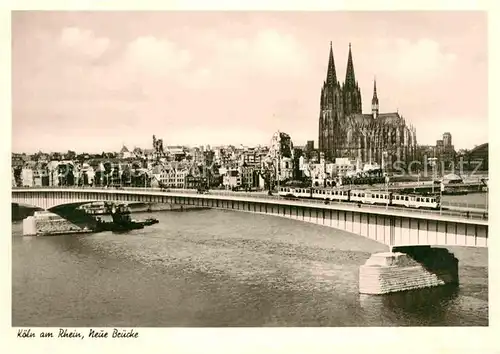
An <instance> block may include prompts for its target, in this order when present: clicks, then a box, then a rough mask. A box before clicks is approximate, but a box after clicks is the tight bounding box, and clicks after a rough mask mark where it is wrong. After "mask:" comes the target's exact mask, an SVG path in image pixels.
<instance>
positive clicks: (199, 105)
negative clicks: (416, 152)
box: [12, 11, 488, 152]
mask: <svg viewBox="0 0 500 354" xmlns="http://www.w3.org/2000/svg"><path fill="white" fill-rule="evenodd" d="M330 41H331V42H332V46H333V52H334V59H335V65H336V71H337V77H338V78H339V80H341V81H344V79H345V70H346V64H347V53H348V48H349V43H351V45H352V54H353V61H354V69H355V73H356V79H357V80H358V84H359V86H360V89H361V94H362V100H363V112H364V113H370V112H371V98H372V94H373V79H374V77H376V79H377V95H378V98H379V103H380V112H381V113H384V112H396V111H398V112H399V113H400V114H401V115H402V116H403V117H405V119H406V121H407V122H408V123H411V124H413V125H414V126H415V127H416V130H417V140H418V143H419V144H435V142H436V140H437V139H440V138H441V137H442V134H443V133H444V132H450V133H451V134H452V139H453V144H454V145H455V148H456V149H460V148H473V147H474V146H475V145H480V144H482V143H484V142H487V141H488V98H487V97H488V79H487V77H488V76H487V73H488V45H487V18H486V14H485V13H483V12H415V11H413V12H13V15H12V129H13V131H12V144H13V146H12V149H13V151H14V152H36V151H39V150H42V151H46V152H50V151H67V150H76V151H77V152H83V151H85V152H101V151H118V150H120V149H121V147H122V145H123V144H125V145H126V146H127V147H129V148H130V149H132V148H134V147H135V146H139V147H142V148H151V147H152V135H153V134H155V135H156V137H157V138H162V139H163V140H164V145H205V144H210V145H219V144H234V145H239V144H243V145H251V146H255V145H258V144H262V145H264V144H269V142H270V141H271V138H272V135H273V133H274V132H276V131H278V130H279V131H282V132H286V133H288V134H289V135H290V136H291V138H292V140H293V142H294V144H295V145H304V144H305V143H306V141H307V140H314V141H315V146H316V147H317V139H318V118H319V109H320V107H319V103H320V91H321V86H322V83H323V81H324V80H325V78H326V69H327V64H328V54H329V47H330Z"/></svg>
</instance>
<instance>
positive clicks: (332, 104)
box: [318, 42, 343, 160]
mask: <svg viewBox="0 0 500 354" xmlns="http://www.w3.org/2000/svg"><path fill="white" fill-rule="evenodd" d="M342 101H343V100H342V90H341V87H340V83H339V82H338V80H337V72H336V70H335V60H334V58H333V48H332V43H331V42H330V54H329V58H328V69H327V73H326V80H325V81H324V82H323V88H322V89H321V104H320V106H321V109H320V117H319V139H318V140H319V141H318V142H319V151H320V152H324V154H325V157H326V159H328V160H330V159H332V158H334V155H335V150H336V146H337V145H338V144H339V142H338V141H339V137H340V135H341V134H340V130H339V127H340V122H341V119H342Z"/></svg>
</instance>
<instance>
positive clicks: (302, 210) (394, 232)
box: [12, 187, 488, 249]
mask: <svg viewBox="0 0 500 354" xmlns="http://www.w3.org/2000/svg"><path fill="white" fill-rule="evenodd" d="M94 201H115V202H127V203H133V202H143V203H163V204H178V205H191V206H198V207H207V208H215V209H225V210H235V211H240V212H249V213H258V214H267V215H273V216H279V217H285V218H289V219H294V220H300V221H305V222H310V223H314V224H319V225H324V226H328V227H332V228H335V229H339V230H343V231H348V232H351V233H354V234H358V235H361V236H364V237H367V238H370V239H372V240H374V241H377V242H379V243H382V244H385V245H387V246H389V247H390V248H391V249H392V248H394V247H400V246H418V245H421V246H468V247H487V246H488V220H487V219H485V218H484V216H483V215H482V214H481V215H476V214H474V213H472V214H469V215H468V217H467V215H466V214H465V213H464V212H458V211H448V210H447V211H444V210H443V211H435V210H420V209H407V208H399V207H391V206H383V205H362V206H361V207H359V206H357V205H356V204H352V203H348V202H343V203H330V204H328V205H327V204H325V203H324V202H322V201H316V200H288V199H284V198H279V197H276V196H267V195H265V194H255V193H246V194H244V195H239V194H237V193H232V194H227V193H210V194H198V193H196V192H194V191H185V190H184V191H161V190H160V189H153V188H149V189H146V188H122V189H104V188H89V187H85V188H78V187H69V188H60V187H59V188H53V187H50V188H49V187H38V188H14V189H13V190H12V203H18V204H25V205H31V206H35V207H39V208H42V209H45V210H49V211H52V212H55V213H58V214H61V211H62V210H63V209H67V208H68V207H76V206H79V205H82V204H86V203H90V202H94Z"/></svg>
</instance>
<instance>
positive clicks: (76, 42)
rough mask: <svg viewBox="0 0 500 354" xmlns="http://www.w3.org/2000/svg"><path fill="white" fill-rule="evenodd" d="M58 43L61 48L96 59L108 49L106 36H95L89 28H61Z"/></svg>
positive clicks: (108, 41)
mask: <svg viewBox="0 0 500 354" xmlns="http://www.w3.org/2000/svg"><path fill="white" fill-rule="evenodd" d="M59 42H60V44H61V45H62V46H63V48H67V49H71V50H72V51H74V52H77V53H79V54H82V55H84V56H87V57H89V58H91V59H97V58H99V57H100V56H102V55H103V54H104V52H105V51H106V50H107V49H108V47H109V44H110V40H109V38H106V37H96V36H95V35H94V33H93V32H92V31H90V30H85V29H81V28H78V27H66V28H64V29H63V30H62V32H61V35H60V38H59Z"/></svg>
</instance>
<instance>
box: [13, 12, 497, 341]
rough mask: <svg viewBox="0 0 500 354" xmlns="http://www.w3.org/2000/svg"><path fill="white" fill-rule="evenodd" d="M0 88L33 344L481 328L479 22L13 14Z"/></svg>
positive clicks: (484, 235)
mask: <svg viewBox="0 0 500 354" xmlns="http://www.w3.org/2000/svg"><path fill="white" fill-rule="evenodd" d="M11 80H12V82H11V89H12V97H11V101H12V107H11V109H12V152H11V210H12V217H11V219H12V220H11V228H12V235H11V236H10V238H11V259H12V266H11V272H12V273H11V278H12V302H11V325H12V327H16V328H19V331H21V332H20V333H22V335H23V336H26V337H29V336H30V335H31V332H30V331H32V330H30V328H35V327H41V328H49V327H57V328H61V329H60V330H59V331H62V332H57V333H58V335H59V336H62V338H66V337H67V338H70V337H71V335H72V330H71V329H69V328H74V327H94V328H105V327H109V328H111V332H110V333H112V334H113V335H116V336H117V337H123V338H125V337H133V336H134V335H135V334H134V333H136V332H134V331H137V330H140V328H146V327H156V328H164V327H169V328H172V327H190V328H195V327H212V328H214V327H431V326H432V327H457V326H467V327H488V326H489V325H490V321H489V316H490V310H489V298H488V293H489V290H490V289H489V285H488V280H489V268H488V245H489V242H488V238H489V232H488V226H489V216H490V213H489V204H490V203H489V200H488V193H489V173H488V167H489V165H488V160H489V154H488V151H489V150H488V131H489V128H488V17H487V14H486V12H482V11H357V12H352V11H315V12H307V11H272V12H271V11H13V12H12V13H11ZM64 328H68V329H67V330H66V329H64ZM64 331H66V332H64ZM82 333H85V334H84V335H85V336H86V337H87V336H90V337H92V336H95V337H99V333H98V332H92V331H90V332H89V331H85V332H82ZM75 335H76V334H75ZM110 335H111V334H110ZM18 337H19V334H18Z"/></svg>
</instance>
